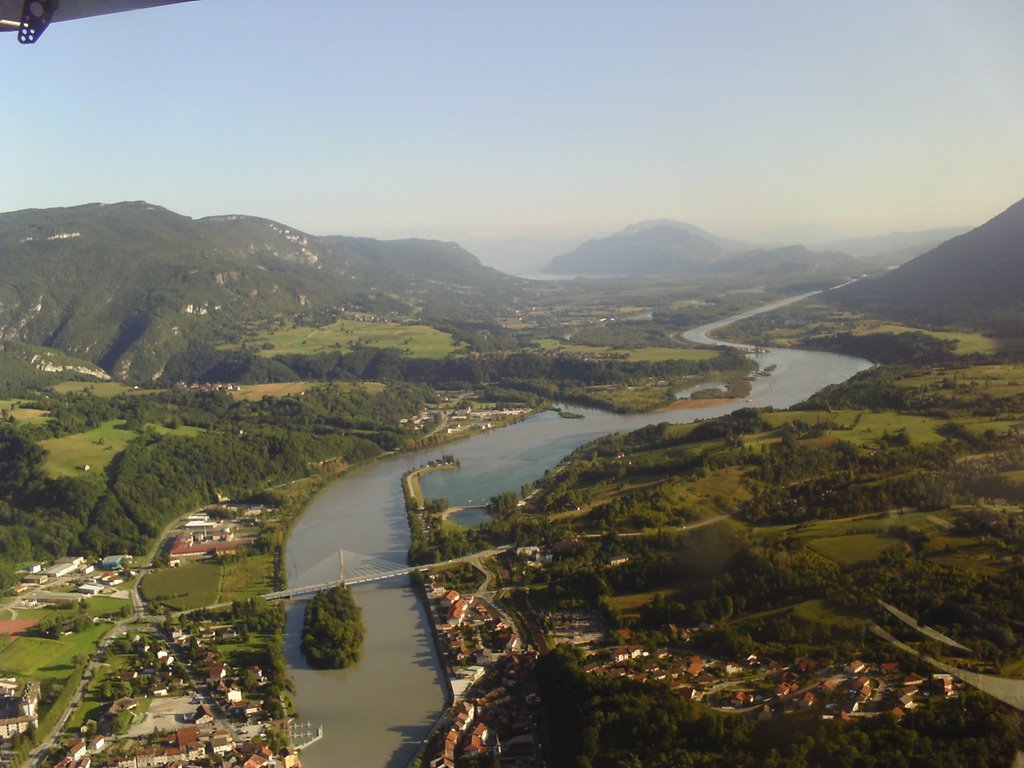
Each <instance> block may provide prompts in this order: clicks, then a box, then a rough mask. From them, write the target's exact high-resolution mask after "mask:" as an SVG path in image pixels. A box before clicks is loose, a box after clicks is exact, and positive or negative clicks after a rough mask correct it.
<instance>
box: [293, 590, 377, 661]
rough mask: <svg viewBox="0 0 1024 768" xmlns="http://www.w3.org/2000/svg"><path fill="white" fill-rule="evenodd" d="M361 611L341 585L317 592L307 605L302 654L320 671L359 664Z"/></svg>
mask: <svg viewBox="0 0 1024 768" xmlns="http://www.w3.org/2000/svg"><path fill="white" fill-rule="evenodd" d="M362 644H363V620H362V610H361V609H360V608H359V606H358V605H356V602H355V600H354V599H353V598H352V590H351V589H349V588H348V587H346V586H344V585H342V586H340V587H332V588H331V589H325V590H323V591H322V592H317V593H316V595H315V596H314V597H313V599H312V600H310V601H309V602H308V603H307V604H306V616H305V620H304V623H303V625H302V652H303V653H305V654H306V658H307V659H308V660H309V663H310V664H311V665H312V666H314V667H316V668H317V669H342V668H344V667H347V666H349V665H351V664H355V663H356V662H357V661H358V660H359V651H360V649H361V647H362Z"/></svg>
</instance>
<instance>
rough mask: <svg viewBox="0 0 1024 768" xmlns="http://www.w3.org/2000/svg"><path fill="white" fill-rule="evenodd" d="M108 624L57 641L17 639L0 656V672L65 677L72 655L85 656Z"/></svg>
mask: <svg viewBox="0 0 1024 768" xmlns="http://www.w3.org/2000/svg"><path fill="white" fill-rule="evenodd" d="M109 629H110V625H109V624H96V625H94V626H91V627H89V628H88V629H86V630H84V631H82V632H76V633H74V634H71V635H68V636H67V637H65V638H62V639H61V640H49V639H46V638H41V637H19V638H16V639H15V640H14V642H12V643H11V644H10V645H9V646H8V647H7V648H6V649H5V650H4V651H3V652H2V653H0V673H3V674H11V675H18V676H23V677H41V678H65V677H67V676H68V675H70V674H71V671H72V669H73V666H74V664H73V660H74V658H75V656H88V655H90V654H91V653H92V652H93V649H94V648H95V647H96V645H97V643H98V642H99V640H100V638H101V637H103V635H104V634H105V633H106V632H107V630H109Z"/></svg>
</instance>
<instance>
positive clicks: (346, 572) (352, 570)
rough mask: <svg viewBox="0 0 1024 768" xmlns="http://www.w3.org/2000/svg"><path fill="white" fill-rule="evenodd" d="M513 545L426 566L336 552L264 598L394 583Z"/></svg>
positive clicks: (340, 551)
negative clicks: (284, 587) (375, 583)
mask: <svg viewBox="0 0 1024 768" xmlns="http://www.w3.org/2000/svg"><path fill="white" fill-rule="evenodd" d="M511 546H512V545H505V546H502V547H496V548H495V549H487V550H484V551H482V552H474V553H473V554H471V555H465V556H463V557H456V558H453V559H451V560H445V561H443V562H439V563H430V564H429V565H403V564H402V563H396V562H395V561H393V560H385V559H383V558H380V557H372V556H370V555H361V554H359V553H358V552H347V551H345V550H344V549H341V550H338V554H337V555H328V556H327V557H325V558H324V559H323V560H321V561H320V562H318V563H316V564H315V565H313V566H312V567H311V568H309V569H308V570H306V571H305V572H304V573H303V574H302V575H301V576H299V578H297V579H295V580H294V581H293V583H292V585H291V586H290V587H288V589H282V590H281V591H280V592H270V593H268V594H265V595H264V596H263V598H264V599H265V600H281V599H285V598H292V597H309V596H310V595H314V594H316V593H317V592H320V591H322V590H325V589H331V588H332V587H339V586H341V585H342V584H345V585H347V586H350V587H354V586H356V585H358V584H369V583H371V582H375V581H384V580H385V579H394V578H397V577H398V576H405V575H407V574H410V573H412V572H413V571H428V570H430V569H431V568H438V567H441V566H445V565H451V564H452V563H463V562H467V561H469V560H474V559H476V558H480V557H492V556H494V555H497V554H500V553H501V552H505V551H506V550H508V549H509V548H510V547H511Z"/></svg>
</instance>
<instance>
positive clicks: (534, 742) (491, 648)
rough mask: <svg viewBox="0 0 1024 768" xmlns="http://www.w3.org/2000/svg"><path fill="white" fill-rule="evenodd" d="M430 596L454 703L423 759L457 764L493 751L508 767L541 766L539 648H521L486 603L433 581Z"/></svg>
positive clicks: (444, 767)
mask: <svg viewBox="0 0 1024 768" xmlns="http://www.w3.org/2000/svg"><path fill="white" fill-rule="evenodd" d="M430 597H431V603H432V612H433V616H434V624H435V628H436V633H437V640H438V646H439V648H440V650H441V653H442V656H443V657H444V659H445V660H446V662H447V663H446V668H447V672H448V676H449V682H450V684H451V688H452V697H453V700H454V702H455V706H454V709H453V710H452V711H451V712H450V713H449V718H448V719H447V720H446V721H445V723H444V725H443V727H442V728H441V729H439V731H438V732H437V734H436V738H435V742H434V745H433V747H432V751H431V752H430V753H429V754H428V755H427V759H426V761H425V764H426V765H429V766H430V768H454V766H455V765H456V761H457V760H458V759H459V758H460V757H463V756H471V757H486V756H491V757H494V758H496V759H497V760H498V761H499V762H500V763H501V764H502V765H503V766H508V767H509V768H533V767H534V766H539V765H542V761H541V757H540V751H539V743H538V731H537V723H536V719H535V717H534V712H535V711H536V709H537V706H538V704H539V701H540V700H539V698H538V696H537V692H536V688H535V683H534V675H533V669H534V665H535V662H536V659H537V655H536V653H534V652H533V651H529V650H523V648H522V641H521V639H520V638H519V635H518V634H517V632H516V631H515V628H514V627H513V626H511V625H510V624H509V623H508V622H506V621H505V620H504V619H503V618H502V615H501V613H500V612H499V611H498V609H497V608H496V607H495V606H493V605H491V604H490V603H488V602H487V601H486V600H484V599H482V598H480V597H474V596H465V595H461V594H459V592H458V591H457V590H454V589H450V588H446V587H445V586H443V585H442V584H439V583H436V582H435V583H434V585H433V587H432V589H431V591H430Z"/></svg>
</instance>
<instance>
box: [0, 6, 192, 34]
mask: <svg viewBox="0 0 1024 768" xmlns="http://www.w3.org/2000/svg"><path fill="white" fill-rule="evenodd" d="M187 2H192V0H0V32H12V31H14V30H18V41H19V42H22V43H26V44H31V43H34V42H35V41H36V40H38V39H39V37H40V35H42V34H43V32H44V31H45V30H46V27H47V26H48V25H49V24H50V23H51V22H53V23H56V22H59V21H73V20H75V19H87V18H90V17H92V16H104V15H106V14H108V13H124V12H125V11H136V10H140V9H143V8H157V7H159V6H161V5H176V4H178V3H187Z"/></svg>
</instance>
